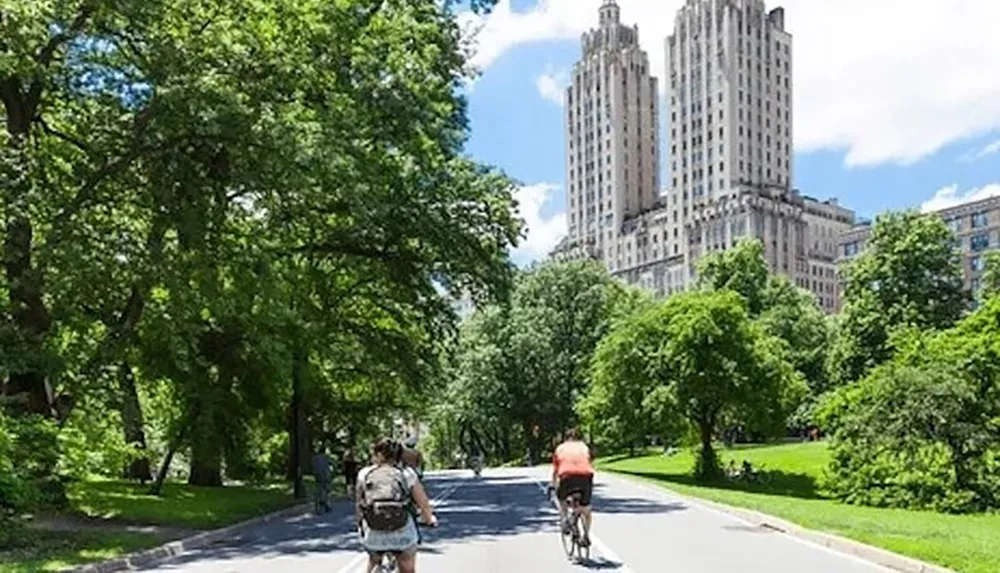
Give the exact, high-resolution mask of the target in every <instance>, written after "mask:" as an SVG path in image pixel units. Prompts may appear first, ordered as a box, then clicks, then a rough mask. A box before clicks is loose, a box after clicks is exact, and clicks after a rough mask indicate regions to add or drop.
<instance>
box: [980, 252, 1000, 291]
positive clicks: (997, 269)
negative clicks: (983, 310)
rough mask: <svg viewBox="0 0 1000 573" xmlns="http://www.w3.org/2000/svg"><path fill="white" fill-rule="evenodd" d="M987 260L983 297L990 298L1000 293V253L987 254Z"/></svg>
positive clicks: (984, 269) (984, 271)
mask: <svg viewBox="0 0 1000 573" xmlns="http://www.w3.org/2000/svg"><path fill="white" fill-rule="evenodd" d="M985 259H986V261H985V267H984V268H983V278H982V280H983V283H982V296H983V298H989V297H992V296H994V295H996V294H998V293H1000V251H990V252H988V253H986V255H985Z"/></svg>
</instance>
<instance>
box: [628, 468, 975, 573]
mask: <svg viewBox="0 0 1000 573" xmlns="http://www.w3.org/2000/svg"><path fill="white" fill-rule="evenodd" d="M611 473H614V474H615V475H617V476H620V477H623V478H625V479H627V480H628V481H632V482H638V483H641V484H643V485H647V486H648V485H649V484H647V483H645V482H644V481H642V480H636V479H634V478H631V477H627V476H622V475H621V474H618V473H615V472H611ZM657 489H659V490H661V491H665V492H668V493H669V495H672V496H675V497H677V498H680V499H682V500H684V501H685V502H687V503H690V504H691V505H695V506H702V507H705V508H707V509H710V510H714V511H717V512H721V513H724V514H727V515H729V516H732V517H735V518H737V519H740V520H741V521H744V522H746V523H749V524H750V525H753V526H755V527H764V528H767V529H772V530H774V531H777V532H779V533H784V534H785V535H788V536H791V537H794V538H797V539H801V540H803V541H807V542H809V543H813V544H815V545H819V546H821V547H826V548H828V549H831V550H833V551H836V552H838V553H843V554H846V555H851V556H853V557H857V558H859V559H863V560H864V561H868V562H871V563H875V564H876V565H881V566H882V567H886V568H888V569H892V570H894V571H900V572H902V573H956V572H955V571H953V570H951V569H947V568H945V567H941V566H939V565H932V564H930V563H925V562H923V561H920V560H917V559H914V558H912V557H905V556H903V555H899V554H898V553H893V552H891V551H888V550H886V549H881V548H879V547H873V546H871V545H866V544H864V543H861V542H859V541H854V540H852V539H847V538H844V537H840V536H838V535H833V534H831V533H823V532H820V531H816V530H812V529H806V528H805V527H802V526H801V525H797V524H795V523H792V522H790V521H785V520H784V519H781V518H778V517H774V516H773V515H768V514H766V513H761V512H759V511H755V510H752V509H746V508H742V507H735V506H731V505H726V504H723V503H719V502H717V501H710V500H707V499H702V498H698V497H693V496H690V495H685V494H682V493H678V492H676V491H674V490H672V489H669V488H663V487H660V488H657Z"/></svg>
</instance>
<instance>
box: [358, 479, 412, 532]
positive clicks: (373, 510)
mask: <svg viewBox="0 0 1000 573" xmlns="http://www.w3.org/2000/svg"><path fill="white" fill-rule="evenodd" d="M362 488H363V489H362V493H361V496H362V497H361V511H362V513H363V514H364V516H365V521H366V522H367V523H368V527H370V528H372V529H373V530H375V531H396V530H397V529H402V528H403V527H405V526H406V524H407V522H408V521H409V519H410V512H409V509H408V506H409V501H410V489H409V488H408V487H407V486H406V476H405V475H403V470H401V469H399V468H397V467H395V466H389V465H380V466H376V467H375V468H373V469H372V470H371V471H369V472H368V473H367V474H366V475H365V479H364V483H363V484H362Z"/></svg>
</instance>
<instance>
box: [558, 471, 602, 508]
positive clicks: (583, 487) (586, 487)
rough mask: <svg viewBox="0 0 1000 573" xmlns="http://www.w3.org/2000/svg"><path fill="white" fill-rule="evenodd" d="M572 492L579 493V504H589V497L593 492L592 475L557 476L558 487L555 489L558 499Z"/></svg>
mask: <svg viewBox="0 0 1000 573" xmlns="http://www.w3.org/2000/svg"><path fill="white" fill-rule="evenodd" d="M572 493H579V494H580V505H581V506H583V507H587V506H589V505H590V498H591V496H593V494H594V476H593V475H589V476H584V475H569V476H563V477H561V478H559V488H558V489H556V497H558V498H559V501H562V500H564V499H566V498H567V497H569V496H570V494H572Z"/></svg>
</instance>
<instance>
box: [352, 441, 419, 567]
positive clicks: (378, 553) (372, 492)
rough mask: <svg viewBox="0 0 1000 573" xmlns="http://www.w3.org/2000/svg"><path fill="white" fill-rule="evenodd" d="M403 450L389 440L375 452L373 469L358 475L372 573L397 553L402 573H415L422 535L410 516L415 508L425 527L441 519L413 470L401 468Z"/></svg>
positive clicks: (362, 524)
mask: <svg viewBox="0 0 1000 573" xmlns="http://www.w3.org/2000/svg"><path fill="white" fill-rule="evenodd" d="M399 454H400V446H399V444H398V443H397V442H395V441H393V440H390V439H388V438H385V439H382V440H379V441H378V442H376V443H375V445H374V447H373V449H372V465H370V466H368V467H366V468H362V469H361V471H360V472H358V485H357V488H356V492H357V493H356V505H355V507H356V515H357V521H358V527H359V529H360V530H361V533H362V544H363V545H364V547H365V550H366V551H367V552H368V571H372V570H375V569H376V568H378V566H379V562H380V560H381V559H382V554H383V553H395V554H396V563H397V565H398V566H399V571H400V573H414V572H415V571H416V566H417V565H416V562H417V543H418V540H419V535H418V531H417V524H416V521H415V520H414V518H413V516H412V514H411V513H410V509H409V508H410V505H411V504H415V505H416V507H417V510H418V511H419V513H420V516H421V521H423V523H424V524H426V525H428V526H430V527H434V526H436V525H437V518H436V517H435V516H434V510H433V509H432V508H431V504H430V500H429V499H428V498H427V492H426V491H424V487H423V485H421V483H420V479H419V478H418V477H417V473H416V472H415V471H414V470H413V468H410V467H406V466H403V467H401V466H400V464H399Z"/></svg>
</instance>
